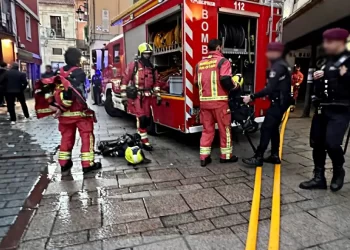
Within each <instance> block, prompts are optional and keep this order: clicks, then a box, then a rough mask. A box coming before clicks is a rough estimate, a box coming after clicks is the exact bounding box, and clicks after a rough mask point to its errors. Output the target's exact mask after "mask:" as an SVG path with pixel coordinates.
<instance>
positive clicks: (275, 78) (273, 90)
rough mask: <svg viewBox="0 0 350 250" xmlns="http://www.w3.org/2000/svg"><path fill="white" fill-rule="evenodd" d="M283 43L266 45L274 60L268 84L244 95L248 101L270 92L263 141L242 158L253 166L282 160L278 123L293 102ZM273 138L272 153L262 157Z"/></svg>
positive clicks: (267, 94) (262, 130) (263, 126)
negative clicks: (248, 155) (279, 152)
mask: <svg viewBox="0 0 350 250" xmlns="http://www.w3.org/2000/svg"><path fill="white" fill-rule="evenodd" d="M283 51H284V46H283V44H282V43H279V42H272V43H270V44H269V45H268V47H267V53H266V56H267V58H268V59H269V60H270V62H271V70H270V73H269V78H268V83H267V86H266V87H265V88H264V89H263V90H261V91H259V92H257V93H255V94H252V95H250V96H245V97H243V101H244V102H245V103H249V102H251V101H254V100H255V99H257V98H261V97H264V96H269V99H270V101H271V105H270V107H269V109H268V110H267V113H266V116H265V120H264V122H263V124H262V127H261V135H260V144H259V146H258V148H257V151H256V152H255V155H254V156H253V157H252V158H248V159H243V162H244V163H245V164H247V165H251V166H262V165H263V162H264V161H265V162H267V163H272V164H279V163H281V160H280V158H279V156H278V151H279V142H280V135H279V126H280V124H281V120H282V117H283V114H284V113H285V112H286V110H287V109H288V107H289V105H290V102H291V93H290V90H291V69H290V68H289V66H288V64H287V62H286V61H285V60H284V59H283V58H282V55H283ZM270 140H271V155H270V156H269V157H268V158H266V159H263V156H264V152H265V151H266V149H267V147H268V145H269V142H270Z"/></svg>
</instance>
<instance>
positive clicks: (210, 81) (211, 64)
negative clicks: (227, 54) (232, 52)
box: [197, 55, 228, 108]
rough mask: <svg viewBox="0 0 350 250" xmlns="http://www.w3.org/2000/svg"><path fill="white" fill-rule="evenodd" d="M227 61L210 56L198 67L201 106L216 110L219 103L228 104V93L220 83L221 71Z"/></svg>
mask: <svg viewBox="0 0 350 250" xmlns="http://www.w3.org/2000/svg"><path fill="white" fill-rule="evenodd" d="M225 60H227V59H226V58H222V57H213V56H211V55H210V56H208V57H207V58H205V59H203V60H202V61H200V62H199V63H198V65H197V76H198V87H199V100H200V102H201V106H203V105H204V106H205V107H212V108H215V106H216V105H215V104H218V103H219V102H222V103H228V93H227V91H226V90H225V89H224V88H223V87H222V86H221V83H220V69H221V66H222V64H223V63H224V62H225Z"/></svg>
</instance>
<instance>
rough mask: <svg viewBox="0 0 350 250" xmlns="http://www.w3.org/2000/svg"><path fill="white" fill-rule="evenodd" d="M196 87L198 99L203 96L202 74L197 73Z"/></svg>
mask: <svg viewBox="0 0 350 250" xmlns="http://www.w3.org/2000/svg"><path fill="white" fill-rule="evenodd" d="M198 87H199V97H200V98H202V96H203V87H202V73H198Z"/></svg>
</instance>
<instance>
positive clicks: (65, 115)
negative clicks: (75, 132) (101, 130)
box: [61, 111, 93, 117]
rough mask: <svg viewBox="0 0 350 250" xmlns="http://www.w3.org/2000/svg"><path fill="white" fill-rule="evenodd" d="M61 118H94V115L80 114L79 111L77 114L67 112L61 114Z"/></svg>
mask: <svg viewBox="0 0 350 250" xmlns="http://www.w3.org/2000/svg"><path fill="white" fill-rule="evenodd" d="M61 116H63V117H72V116H81V117H92V116H93V114H86V113H84V112H79V111H76V112H70V111H66V112H63V113H62V114H61Z"/></svg>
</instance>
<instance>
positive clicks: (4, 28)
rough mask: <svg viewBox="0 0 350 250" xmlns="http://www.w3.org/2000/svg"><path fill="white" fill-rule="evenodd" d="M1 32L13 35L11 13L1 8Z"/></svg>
mask: <svg viewBox="0 0 350 250" xmlns="http://www.w3.org/2000/svg"><path fill="white" fill-rule="evenodd" d="M0 32H3V33H7V34H9V35H13V22H12V18H11V13H2V12H1V9H0Z"/></svg>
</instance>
